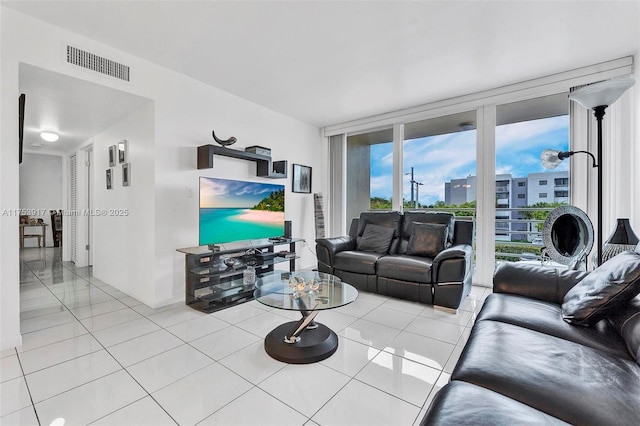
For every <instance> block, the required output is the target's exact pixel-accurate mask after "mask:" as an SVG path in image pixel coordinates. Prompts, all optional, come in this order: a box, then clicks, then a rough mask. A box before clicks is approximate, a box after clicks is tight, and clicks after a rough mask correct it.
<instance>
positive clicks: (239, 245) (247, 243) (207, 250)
mask: <svg viewBox="0 0 640 426" xmlns="http://www.w3.org/2000/svg"><path fill="white" fill-rule="evenodd" d="M301 241H304V238H281V239H279V240H271V239H269V238H261V239H257V240H243V241H232V242H230V243H224V244H215V246H216V249H215V250H214V249H212V248H211V246H198V247H187V248H181V249H178V250H177V251H179V252H180V253H185V254H197V255H202V254H216V255H224V254H233V253H238V252H241V251H247V250H250V249H264V248H269V247H273V246H279V245H286V244H292V243H298V242H301Z"/></svg>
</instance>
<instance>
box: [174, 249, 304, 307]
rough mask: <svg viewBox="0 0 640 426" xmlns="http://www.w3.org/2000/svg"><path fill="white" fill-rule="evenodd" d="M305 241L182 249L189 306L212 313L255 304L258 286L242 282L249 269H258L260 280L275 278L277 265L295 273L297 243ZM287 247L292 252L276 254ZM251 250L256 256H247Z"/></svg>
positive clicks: (180, 250)
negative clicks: (262, 278) (248, 303)
mask: <svg viewBox="0 0 640 426" xmlns="http://www.w3.org/2000/svg"><path fill="white" fill-rule="evenodd" d="M302 241H304V239H302V238H282V239H279V240H278V241H271V240H270V239H266V238H265V239H259V240H244V241H233V242H230V243H225V244H216V250H215V251H213V250H211V249H210V248H209V247H208V246H199V247H188V248H182V249H178V250H177V251H178V252H180V253H184V254H185V303H186V304H187V305H188V306H190V307H192V308H193V309H197V310H199V311H202V312H207V313H210V312H215V311H218V310H220V309H224V308H228V307H230V306H234V305H237V304H240V303H244V302H248V301H249V300H252V299H253V290H254V289H255V286H254V285H253V284H251V285H245V284H244V282H243V279H242V274H243V271H244V270H245V269H246V268H247V266H248V265H250V264H251V265H252V266H254V268H255V270H256V277H260V276H264V275H266V274H273V273H274V270H275V268H274V267H275V265H278V264H281V263H283V264H286V263H287V262H288V263H289V271H288V272H293V271H295V265H296V263H295V261H296V259H297V258H298V256H297V255H296V253H295V251H296V243H298V242H302ZM283 245H288V246H289V250H288V251H284V252H283V251H280V250H278V251H276V250H275V247H278V246H283ZM248 250H251V251H252V252H255V254H253V255H251V257H250V256H245V253H246V252H247V251H248ZM225 260H226V261H227V263H225ZM232 261H233V264H232V265H231V263H232ZM230 265H231V266H230Z"/></svg>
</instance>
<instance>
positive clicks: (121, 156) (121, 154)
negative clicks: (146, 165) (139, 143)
mask: <svg viewBox="0 0 640 426" xmlns="http://www.w3.org/2000/svg"><path fill="white" fill-rule="evenodd" d="M128 145H129V142H127V140H126V139H122V140H121V141H120V142H118V163H120V164H123V163H126V162H127V161H128V160H127V158H128V153H127V149H128V148H129V146H128Z"/></svg>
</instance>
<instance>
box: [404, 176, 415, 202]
mask: <svg viewBox="0 0 640 426" xmlns="http://www.w3.org/2000/svg"><path fill="white" fill-rule="evenodd" d="M406 175H411V180H410V182H411V205H412V206H413V207H414V208H415V203H414V201H413V200H414V198H413V185H414V184H415V183H416V181H415V180H413V167H411V173H405V176H406Z"/></svg>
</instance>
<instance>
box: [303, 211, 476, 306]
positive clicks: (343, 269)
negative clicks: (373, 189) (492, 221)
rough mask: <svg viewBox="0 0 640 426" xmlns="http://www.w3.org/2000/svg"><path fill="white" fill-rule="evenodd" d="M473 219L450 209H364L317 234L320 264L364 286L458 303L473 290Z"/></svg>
mask: <svg viewBox="0 0 640 426" xmlns="http://www.w3.org/2000/svg"><path fill="white" fill-rule="evenodd" d="M472 241H473V222H471V221H466V220H461V219H456V218H455V216H454V215H453V214H451V213H444V212H425V211H409V212H405V213H404V214H401V213H399V212H363V213H361V214H360V217H359V218H356V219H353V221H352V223H351V227H350V230H349V235H348V236H344V237H335V238H321V239H317V240H316V254H317V257H318V270H319V271H320V272H327V273H330V274H334V275H336V276H338V277H340V278H341V279H342V280H343V281H345V282H348V283H349V284H351V285H353V286H355V287H356V288H358V289H359V290H365V291H370V292H375V293H380V294H385V295H388V296H393V297H398V298H402V299H408V300H412V301H415V302H422V303H428V304H434V305H440V306H443V307H446V308H449V309H457V308H458V307H459V306H460V303H461V302H462V300H463V299H464V298H465V297H466V296H467V295H468V294H469V292H470V291H471V276H472V272H473V271H472V262H473V259H472Z"/></svg>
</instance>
